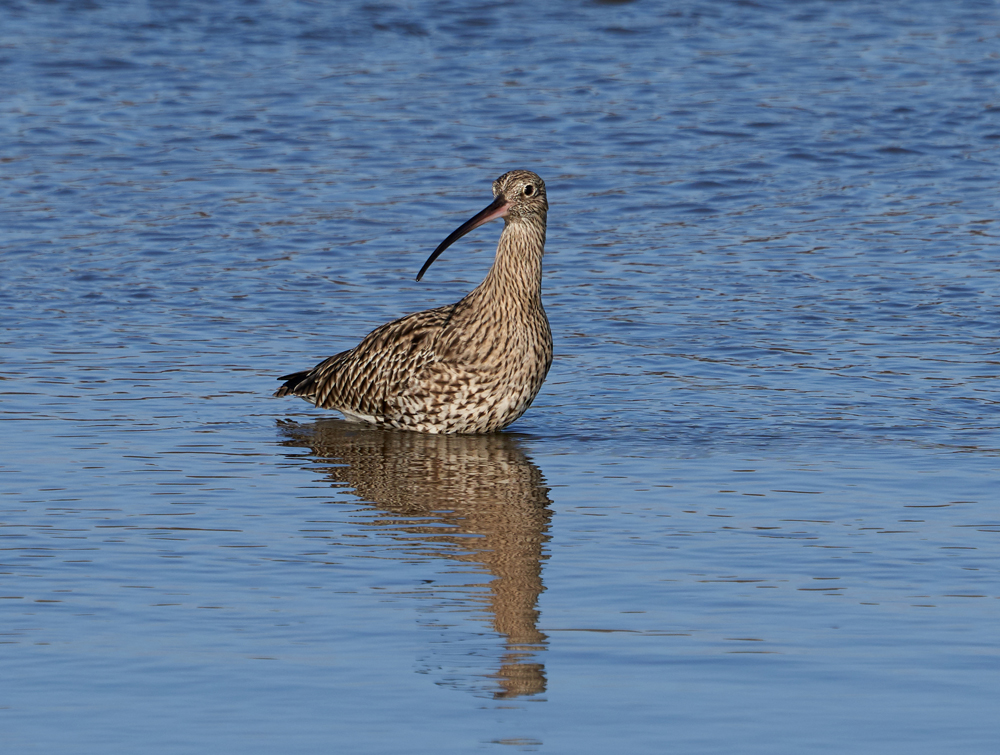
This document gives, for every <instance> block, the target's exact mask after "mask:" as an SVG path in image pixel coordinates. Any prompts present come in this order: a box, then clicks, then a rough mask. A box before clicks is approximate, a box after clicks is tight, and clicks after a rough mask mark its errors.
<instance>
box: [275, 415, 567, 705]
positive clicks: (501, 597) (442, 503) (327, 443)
mask: <svg viewBox="0 0 1000 755" xmlns="http://www.w3.org/2000/svg"><path fill="white" fill-rule="evenodd" d="M281 429H282V432H283V433H284V434H285V436H286V440H285V441H284V443H283V445H286V446H298V447H303V448H309V449H310V450H311V451H312V453H313V454H315V455H316V456H317V457H320V458H321V459H324V460H326V459H329V460H330V461H331V462H333V464H332V465H331V466H329V467H323V468H322V471H323V472H324V474H326V475H327V476H328V478H329V479H330V480H331V481H332V482H333V483H335V484H340V485H346V486H348V487H350V488H353V490H354V492H355V494H356V495H357V496H358V497H360V498H362V499H364V500H366V501H371V502H372V503H374V504H375V505H376V506H378V507H379V508H380V509H382V510H383V511H385V512H388V513H389V514H390V515H392V516H393V517H395V518H401V519H402V520H403V521H400V520H399V519H393V520H390V521H388V522H383V523H385V524H390V525H391V526H392V527H393V529H395V530H396V531H400V532H405V533H407V534H408V535H411V536H416V538H417V539H418V540H419V541H420V542H421V543H422V544H423V545H424V547H425V548H426V547H427V546H429V547H430V550H431V551H432V552H434V553H435V554H436V555H440V556H442V557H445V558H449V559H455V560H460V561H466V562H472V563H478V564H481V565H482V566H484V567H486V569H487V570H489V572H491V573H492V574H493V577H494V579H493V580H492V581H491V582H490V584H489V589H490V593H489V597H488V599H487V609H488V612H489V613H490V615H491V619H492V624H493V628H494V630H495V631H496V632H498V633H499V634H501V635H503V636H504V637H505V638H506V652H505V654H504V656H503V659H502V662H501V666H500V669H499V670H498V671H497V672H496V674H494V675H492V676H493V677H494V678H495V679H496V682H497V684H498V685H499V687H500V691H498V692H496V693H495V697H498V698H504V697H516V696H518V695H531V694H537V693H539V692H543V691H544V690H545V669H544V666H543V665H542V664H540V663H533V662H532V660H533V659H534V657H535V654H536V653H537V652H538V651H539V650H542V649H544V646H545V641H546V639H547V638H546V636H545V635H544V634H542V633H541V632H539V631H538V628H537V626H536V624H537V621H538V610H537V608H536V604H537V601H538V596H539V594H540V593H541V591H542V590H543V589H544V588H543V587H542V576H541V571H542V567H541V562H542V559H543V558H545V556H544V555H543V553H542V545H543V543H544V542H545V541H547V540H548V535H547V534H546V533H547V531H548V526H549V519H550V517H551V511H550V510H549V503H550V500H549V498H548V488H546V487H545V483H544V480H543V478H542V473H541V471H540V470H539V469H538V467H536V466H535V465H534V464H533V463H532V462H531V461H530V460H529V459H528V457H527V456H525V455H524V452H523V451H522V450H521V447H520V444H519V442H518V440H517V439H516V438H515V437H512V436H511V435H509V434H501V433H494V434H491V435H427V434H423V433H413V432H404V431H398V430H382V429H378V428H374V427H368V426H365V425H359V424H355V423H349V422H345V421H343V420H337V419H328V420H320V421H318V422H314V423H310V424H298V423H290V422H283V423H281ZM413 518H417V519H418V522H414V521H412V519H413ZM407 520H408V521H407ZM469 600H470V602H473V598H472V596H470V597H469Z"/></svg>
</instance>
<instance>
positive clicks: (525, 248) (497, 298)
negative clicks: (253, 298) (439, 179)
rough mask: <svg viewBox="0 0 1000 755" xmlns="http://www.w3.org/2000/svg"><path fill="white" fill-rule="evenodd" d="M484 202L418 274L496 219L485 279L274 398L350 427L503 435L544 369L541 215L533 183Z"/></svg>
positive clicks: (501, 186)
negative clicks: (296, 400)
mask: <svg viewBox="0 0 1000 755" xmlns="http://www.w3.org/2000/svg"><path fill="white" fill-rule="evenodd" d="M493 197H494V199H493V202H492V203H491V204H490V205H489V206H488V207H486V208H485V209H484V210H483V211H482V212H480V213H478V214H477V215H475V216H473V217H472V218H470V219H469V220H468V221H467V222H465V223H463V224H462V225H461V226H459V227H458V228H457V229H456V230H455V231H454V232H453V233H452V234H451V235H450V236H448V238H446V239H445V240H444V241H442V242H441V244H440V245H439V246H438V248H437V249H435V250H434V251H433V252H432V253H431V255H430V257H428V258H427V261H426V262H425V263H424V266H423V267H422V268H421V269H420V272H419V273H418V274H417V280H418V281H419V280H420V279H421V278H422V277H423V275H424V273H425V272H426V271H427V268H429V267H430V266H431V264H432V263H433V262H434V260H436V259H437V258H438V257H439V256H440V255H441V253H442V252H443V251H444V250H445V249H447V248H448V247H449V246H451V245H452V244H453V243H455V241H457V240H458V239H460V238H461V237H462V236H464V235H465V234H467V233H469V231H471V230H473V229H474V228H478V227H479V226H481V225H483V224H484V223H487V222H489V221H490V220H494V219H496V218H503V219H504V228H503V232H502V233H501V234H500V243H499V244H498V245H497V254H496V259H495V260H494V262H493V266H492V267H491V268H490V271H489V272H488V273H487V274H486V278H485V279H484V280H483V282H482V283H480V284H479V286H477V287H476V288H475V289H474V290H473V291H472V292H471V293H469V294H468V295H467V296H466V297H465V298H463V299H462V300H461V301H459V302H457V303H455V304H449V305H447V306H445V307H438V308H437V309H428V310H426V311H424V312H415V313H414V314H411V315H407V316H406V317H402V318H400V319H399V320H394V321H393V322H389V323H386V324H385V325H382V326H381V327H379V328H376V329H375V330H373V331H372V332H371V333H369V334H368V335H367V336H365V338H364V340H362V341H361V343H359V344H358V345H357V346H355V347H354V348H353V349H349V350H348V351H343V352H341V353H340V354H336V355H334V356H332V357H330V358H329V359H327V360H325V361H323V362H320V363H319V364H318V365H316V366H315V367H313V368H312V369H311V370H304V371H302V372H295V373H293V374H291V375H285V376H284V377H282V378H279V380H284V381H285V383H284V385H282V386H281V387H280V388H279V389H278V390H277V392H276V393H275V394H274V395H275V396H298V397H300V398H303V399H305V400H306V401H309V402H310V403H312V404H315V405H316V406H317V407H319V408H321V409H335V410H337V411H339V412H340V413H341V414H343V415H344V417H346V418H347V419H349V420H352V421H355V422H367V423H370V424H373V425H378V426H381V427H394V428H399V429H403V430H415V431H418V432H425V433H490V432H494V431H497V430H502V429H503V428H505V427H507V425H509V424H510V423H511V422H513V421H514V420H516V419H517V418H518V417H520V416H521V415H522V414H524V412H525V411H526V410H527V408H528V407H529V406H531V402H532V401H533V400H534V398H535V396H536V395H537V394H538V391H539V389H540V388H541V387H542V383H543V382H544V381H545V376H546V374H547V373H548V371H549V366H550V365H551V364H552V332H551V330H550V329H549V321H548V318H547V317H546V316H545V310H544V309H543V308H542V254H543V252H544V248H545V218H546V212H547V211H548V208H549V205H548V201H547V200H546V197H545V184H544V183H543V182H542V179H541V178H539V177H538V176H537V175H535V174H534V173H532V172H531V171H528V170H512V171H511V172H509V173H505V174H504V175H502V176H500V178H498V179H497V180H496V181H494V182H493Z"/></svg>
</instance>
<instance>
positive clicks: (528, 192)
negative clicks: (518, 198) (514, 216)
mask: <svg viewBox="0 0 1000 755" xmlns="http://www.w3.org/2000/svg"><path fill="white" fill-rule="evenodd" d="M534 193H535V187H534V186H532V185H531V184H528V185H527V186H525V187H524V196H526V197H530V196H531V195H532V194H534Z"/></svg>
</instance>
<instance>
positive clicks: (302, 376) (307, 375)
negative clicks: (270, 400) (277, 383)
mask: <svg viewBox="0 0 1000 755" xmlns="http://www.w3.org/2000/svg"><path fill="white" fill-rule="evenodd" d="M313 372H314V370H302V372H293V373H292V374H291V375H282V376H281V377H280V378H278V380H284V381H285V383H284V385H282V386H281V387H280V388H279V389H278V390H276V391H275V392H274V395H275V398H281V397H282V396H303V397H305V396H308V395H309V394H311V393H312V382H313V381H312V379H311V377H312V373H313Z"/></svg>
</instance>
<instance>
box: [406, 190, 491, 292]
mask: <svg viewBox="0 0 1000 755" xmlns="http://www.w3.org/2000/svg"><path fill="white" fill-rule="evenodd" d="M509 207H510V205H509V204H508V203H507V200H506V199H504V198H503V196H502V195H501V196H499V197H497V198H496V199H494V200H493V202H492V203H490V206H489V207H487V208H486V209H484V210H483V211H482V212H479V213H477V214H476V215H474V216H473V217H471V218H469V219H468V220H466V221H465V222H464V223H462V225H460V226H459V227H458V228H456V229H455V230H454V231H452V233H451V235H450V236H449V237H448V238H446V239H445V240H444V241H442V242H441V243H440V244H439V245H438V248H437V249H435V250H434V251H433V252H431V256H430V257H428V258H427V262H425V263H424V266H423V267H422V268H420V272H419V273H417V280H420V279H421V278H423V277H424V273H426V272H427V268H429V267H430V266H431V265H433V264H434V260H436V259H437V258H438V257H440V256H441V252H443V251H444V250H445V249H447V248H448V247H449V246H451V245H452V244H454V243H455V242H456V241H458V240H459V239H460V238H462V236H464V235H465V234H467V233H468V232H469V231H471V230H472V229H473V228H478V227H479V226H481V225H482V224H483V223H489V222H490V221H491V220H494V219H496V218H502V217H503V216H504V215H506V214H507V210H508V208H509Z"/></svg>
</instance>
